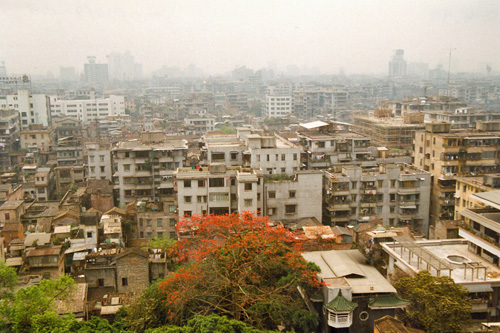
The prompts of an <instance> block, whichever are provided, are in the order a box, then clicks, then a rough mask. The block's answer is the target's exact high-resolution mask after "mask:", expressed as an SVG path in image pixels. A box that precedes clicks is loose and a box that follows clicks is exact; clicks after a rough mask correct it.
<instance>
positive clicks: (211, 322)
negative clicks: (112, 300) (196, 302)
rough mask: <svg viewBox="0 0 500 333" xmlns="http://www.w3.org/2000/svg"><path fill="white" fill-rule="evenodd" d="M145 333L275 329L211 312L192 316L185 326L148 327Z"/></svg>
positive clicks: (239, 332)
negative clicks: (255, 325)
mask: <svg viewBox="0 0 500 333" xmlns="http://www.w3.org/2000/svg"><path fill="white" fill-rule="evenodd" d="M146 332H147V333H212V332H221V333H267V332H269V333H270V332H277V331H263V330H258V329H256V328H254V327H251V326H248V325H247V324H245V323H243V322H241V321H238V320H234V319H228V318H227V317H223V316H218V315H215V314H211V315H208V316H200V315H197V316H194V318H193V319H191V320H189V321H188V322H187V324H186V325H185V326H182V327H179V326H164V327H161V328H155V329H149V330H147V331H146Z"/></svg>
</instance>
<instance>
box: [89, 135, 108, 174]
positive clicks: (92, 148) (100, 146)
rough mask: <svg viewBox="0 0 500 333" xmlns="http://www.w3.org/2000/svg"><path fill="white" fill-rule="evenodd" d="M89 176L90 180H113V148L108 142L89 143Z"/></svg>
mask: <svg viewBox="0 0 500 333" xmlns="http://www.w3.org/2000/svg"><path fill="white" fill-rule="evenodd" d="M85 151H86V153H87V156H86V157H87V160H86V165H87V168H88V169H87V174H88V178H89V179H108V180H112V175H113V173H112V171H113V170H112V169H113V165H112V160H111V146H110V145H109V143H106V142H99V143H97V142H96V143H87V144H86V145H85Z"/></svg>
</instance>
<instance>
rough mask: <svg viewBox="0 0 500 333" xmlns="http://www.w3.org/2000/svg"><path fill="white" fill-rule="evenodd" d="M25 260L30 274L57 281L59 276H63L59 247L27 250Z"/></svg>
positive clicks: (62, 257) (61, 256) (62, 258)
mask: <svg viewBox="0 0 500 333" xmlns="http://www.w3.org/2000/svg"><path fill="white" fill-rule="evenodd" d="M26 260H27V264H28V268H29V272H30V274H39V275H42V276H43V277H44V278H48V279H57V277H58V276H59V275H61V274H64V256H63V255H61V246H54V247H50V248H36V249H33V250H29V251H28V252H27V253H26Z"/></svg>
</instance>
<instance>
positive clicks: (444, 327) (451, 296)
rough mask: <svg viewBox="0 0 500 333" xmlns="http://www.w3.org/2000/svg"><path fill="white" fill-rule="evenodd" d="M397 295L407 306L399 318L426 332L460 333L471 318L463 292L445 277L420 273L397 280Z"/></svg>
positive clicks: (467, 300) (466, 293)
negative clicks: (408, 303)
mask: <svg viewBox="0 0 500 333" xmlns="http://www.w3.org/2000/svg"><path fill="white" fill-rule="evenodd" d="M394 286H395V287H396V289H397V290H398V293H399V294H400V295H401V296H402V297H403V298H405V299H407V300H409V301H410V302H411V303H410V305H409V306H408V307H407V311H406V312H404V313H403V319H404V320H405V321H406V322H408V323H409V324H411V326H412V327H415V328H419V329H423V330H425V331H426V332H462V331H463V328H464V327H465V326H466V325H467V324H468V322H469V320H470V318H471V306H470V302H469V298H468V292H467V290H466V289H465V288H464V287H462V286H460V285H457V284H456V283H455V281H453V279H452V278H450V277H447V276H441V277H434V276H432V275H431V274H430V273H429V272H428V271H422V272H420V273H418V275H417V276H416V277H414V278H402V279H399V280H398V281H397V282H396V283H395V285H394Z"/></svg>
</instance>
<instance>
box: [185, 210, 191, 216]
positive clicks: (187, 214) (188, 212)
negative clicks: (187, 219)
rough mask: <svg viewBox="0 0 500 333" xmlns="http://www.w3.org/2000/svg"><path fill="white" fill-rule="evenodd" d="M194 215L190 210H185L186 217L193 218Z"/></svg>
mask: <svg viewBox="0 0 500 333" xmlns="http://www.w3.org/2000/svg"><path fill="white" fill-rule="evenodd" d="M192 214H193V213H192V212H191V211H190V210H185V211H184V215H185V216H191V215H192Z"/></svg>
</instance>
